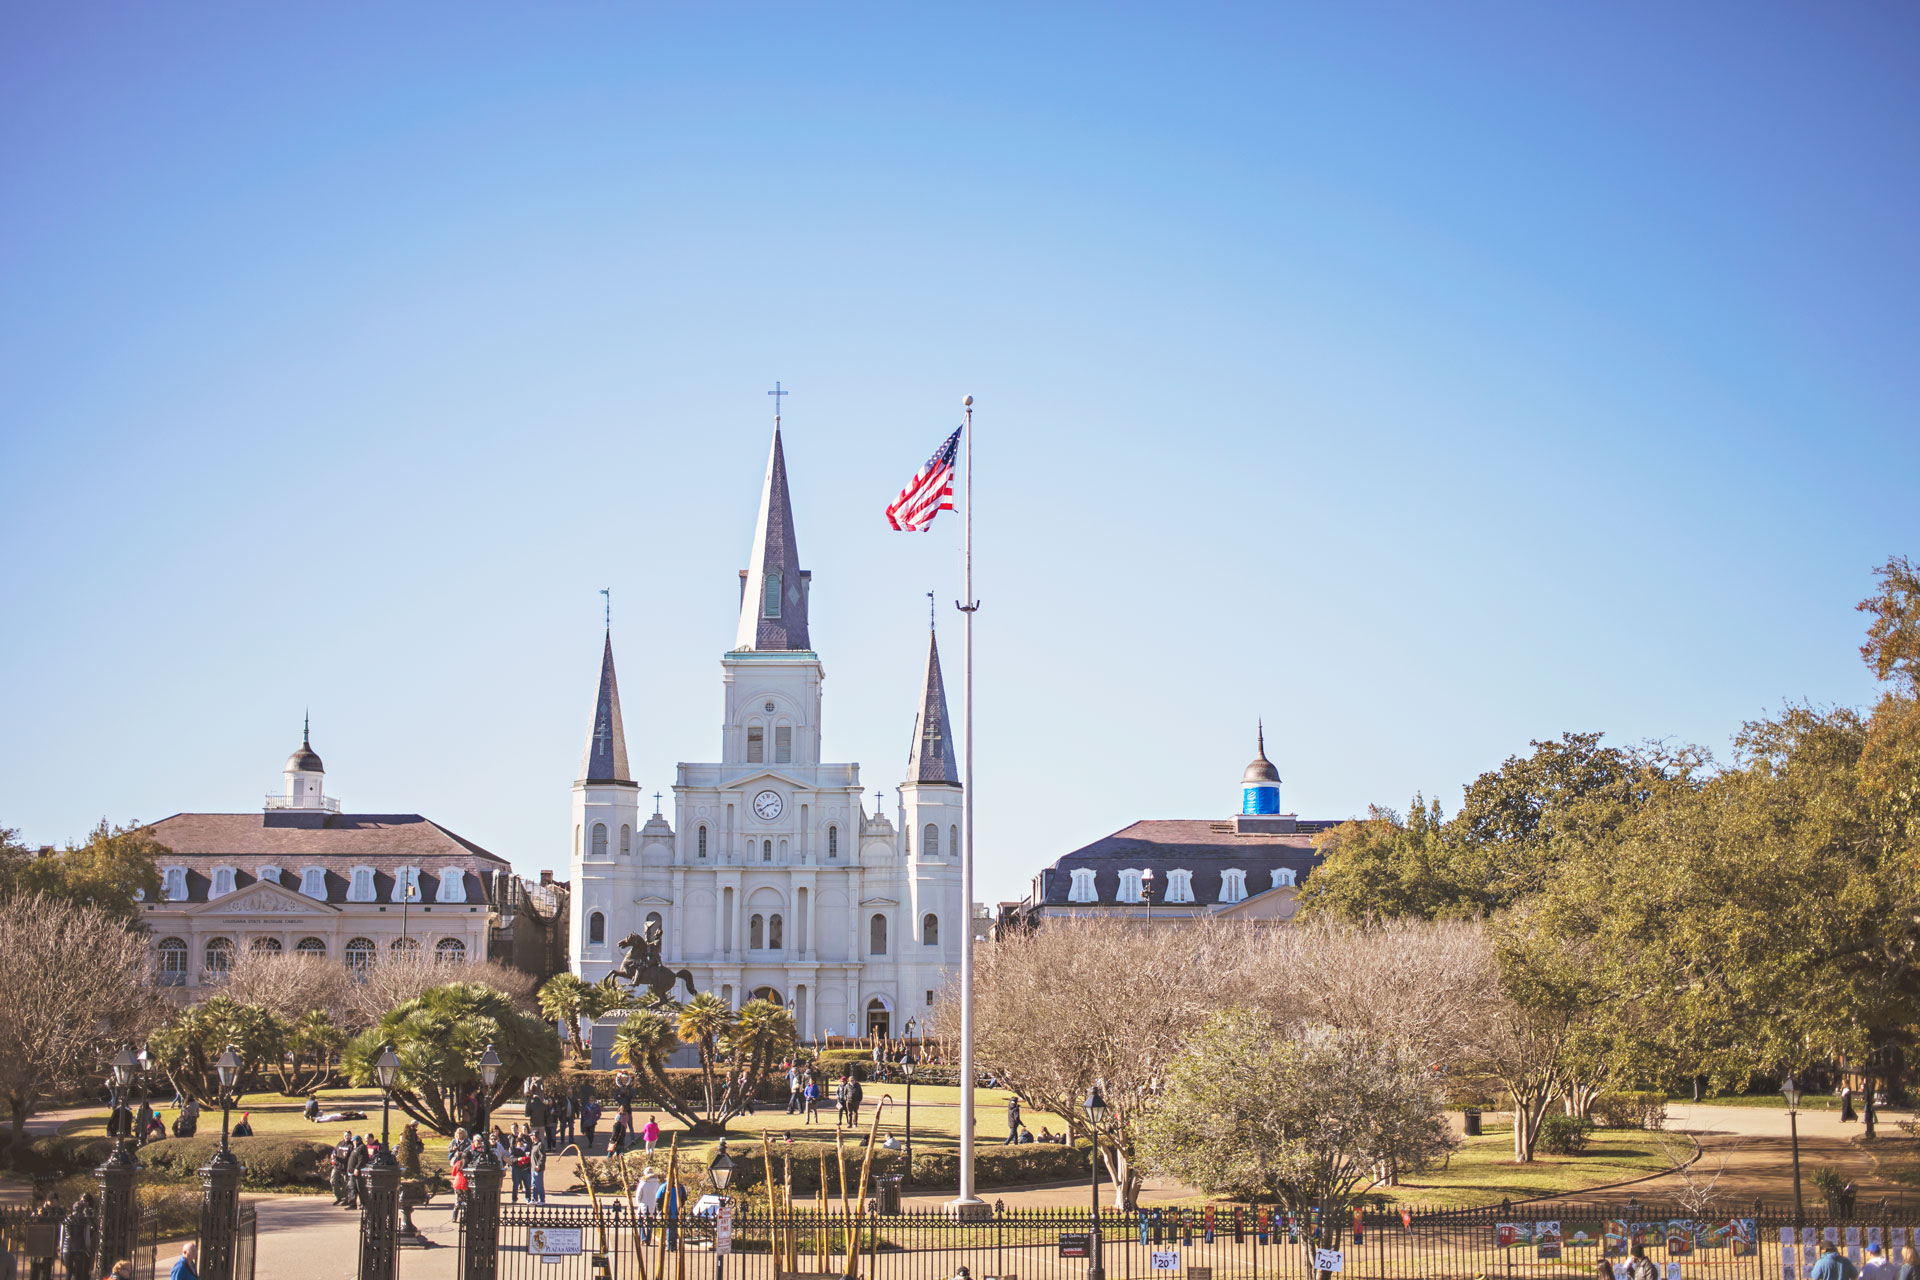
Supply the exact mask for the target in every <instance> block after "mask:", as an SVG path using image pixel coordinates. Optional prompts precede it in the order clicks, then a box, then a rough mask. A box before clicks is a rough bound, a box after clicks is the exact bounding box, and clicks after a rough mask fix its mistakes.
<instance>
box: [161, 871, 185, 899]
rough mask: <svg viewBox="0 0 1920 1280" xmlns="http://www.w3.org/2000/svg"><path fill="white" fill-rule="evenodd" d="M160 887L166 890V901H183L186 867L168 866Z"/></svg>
mask: <svg viewBox="0 0 1920 1280" xmlns="http://www.w3.org/2000/svg"><path fill="white" fill-rule="evenodd" d="M162 887H163V888H164V889H165V890H166V895H167V901H168V902H185V901H186V900H187V869H186V868H185V867H168V868H167V878H166V883H165V885H163V886H162Z"/></svg>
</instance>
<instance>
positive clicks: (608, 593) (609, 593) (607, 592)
mask: <svg viewBox="0 0 1920 1280" xmlns="http://www.w3.org/2000/svg"><path fill="white" fill-rule="evenodd" d="M600 594H601V595H602V596H604V597H606V605H607V630H609V631H611V630H613V588H612V587H602V588H600Z"/></svg>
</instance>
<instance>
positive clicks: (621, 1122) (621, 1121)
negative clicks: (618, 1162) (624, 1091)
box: [607, 1107, 627, 1156]
mask: <svg viewBox="0 0 1920 1280" xmlns="http://www.w3.org/2000/svg"><path fill="white" fill-rule="evenodd" d="M626 1149H627V1109H626V1108H625V1107H622V1108H620V1110H618V1111H616V1112H614V1113H613V1132H612V1133H611V1134H609V1135H608V1137H607V1154H608V1155H610V1156H617V1155H619V1154H620V1153H621V1152H623V1151H625V1150H626Z"/></svg>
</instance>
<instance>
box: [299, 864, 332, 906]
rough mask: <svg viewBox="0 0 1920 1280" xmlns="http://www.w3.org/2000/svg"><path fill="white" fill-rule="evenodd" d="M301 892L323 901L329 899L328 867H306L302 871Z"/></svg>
mask: <svg viewBox="0 0 1920 1280" xmlns="http://www.w3.org/2000/svg"><path fill="white" fill-rule="evenodd" d="M300 892H301V893H303V894H305V895H306V896H307V897H309V898H317V899H319V900H320V901H321V902H325V901H326V900H327V869H326V868H325V867H306V868H303V869H302V870H301V872H300Z"/></svg>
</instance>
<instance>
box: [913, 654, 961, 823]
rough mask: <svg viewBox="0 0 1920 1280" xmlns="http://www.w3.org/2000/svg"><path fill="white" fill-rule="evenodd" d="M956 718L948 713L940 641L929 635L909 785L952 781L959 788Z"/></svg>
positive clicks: (914, 730)
mask: <svg viewBox="0 0 1920 1280" xmlns="http://www.w3.org/2000/svg"><path fill="white" fill-rule="evenodd" d="M955 741H956V739H955V737H954V732H953V718H952V717H951V716H949V715H948V714H947V685H946V681H945V680H943V679H941V677H940V642H939V640H938V639H937V638H935V636H934V635H933V634H932V632H931V631H929V632H928V634H927V679H926V683H925V684H924V685H922V686H921V691H920V714H919V715H917V716H915V717H914V722H913V745H912V746H910V747H909V748H908V749H907V781H908V782H950V783H952V784H953V785H955V786H959V785H960V763H959V761H958V759H957V758H956V757H955V755H954V743H955Z"/></svg>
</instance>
